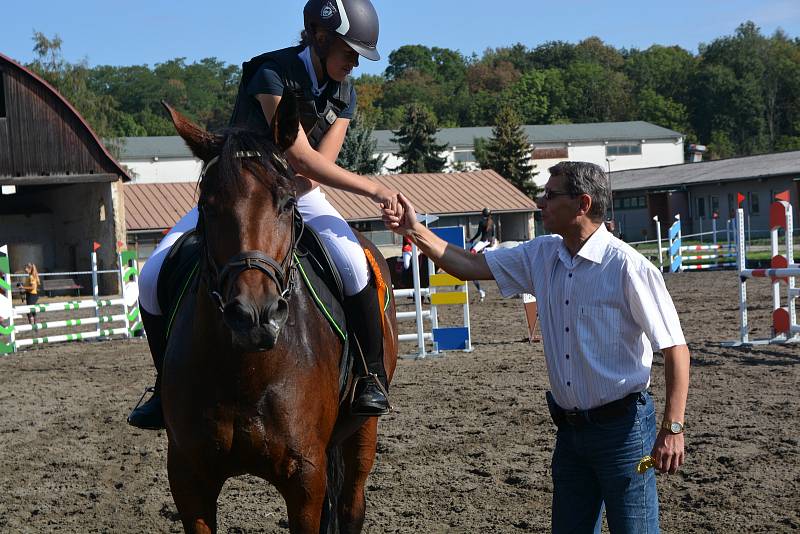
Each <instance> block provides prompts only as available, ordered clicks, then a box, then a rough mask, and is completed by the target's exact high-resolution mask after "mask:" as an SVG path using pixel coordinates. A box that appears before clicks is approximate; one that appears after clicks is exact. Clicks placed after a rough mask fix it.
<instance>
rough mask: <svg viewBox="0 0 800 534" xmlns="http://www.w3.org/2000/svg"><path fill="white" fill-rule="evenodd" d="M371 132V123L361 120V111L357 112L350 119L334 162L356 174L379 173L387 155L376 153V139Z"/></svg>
mask: <svg viewBox="0 0 800 534" xmlns="http://www.w3.org/2000/svg"><path fill="white" fill-rule="evenodd" d="M372 132H373V127H372V124H371V123H370V122H369V120H362V118H361V112H357V113H356V115H355V116H354V117H353V120H351V121H350V127H349V128H348V129H347V135H346V136H345V138H344V144H343V145H342V150H341V151H340V152H339V158H338V159H337V160H336V163H337V164H338V165H339V166H341V167H344V168H345V169H347V170H349V171H352V172H354V173H357V174H373V175H374V174H380V173H381V171H382V170H383V165H384V164H385V163H386V158H387V156H383V155H380V154H377V155H376V152H377V146H378V141H377V140H376V139H374V138H373V137H372Z"/></svg>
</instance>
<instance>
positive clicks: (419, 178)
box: [125, 171, 536, 231]
mask: <svg viewBox="0 0 800 534" xmlns="http://www.w3.org/2000/svg"><path fill="white" fill-rule="evenodd" d="M370 178H371V179H372V180H375V181H377V182H380V183H382V184H383V185H385V186H387V187H390V188H392V189H395V190H397V191H400V192H402V193H403V194H404V195H405V196H406V197H408V199H409V200H410V201H411V203H412V204H413V205H414V207H415V208H416V209H417V211H418V212H420V213H429V214H435V215H449V214H456V213H465V214H476V213H480V211H481V210H482V209H483V208H487V207H488V208H489V209H491V210H492V211H493V212H497V213H503V212H506V213H507V212H518V211H533V210H535V209H536V203H535V202H533V201H532V200H531V199H529V198H528V197H526V196H525V195H523V194H522V193H521V192H520V191H519V190H518V189H517V188H516V187H514V186H513V185H511V184H510V183H509V182H508V181H507V180H505V179H503V178H502V177H501V176H500V175H499V174H497V173H496V172H494V171H475V172H453V173H437V174H385V175H380V176H370ZM323 190H324V191H325V195H326V196H327V198H328V200H329V201H330V202H331V204H333V206H334V207H335V208H336V209H337V210H339V213H341V214H342V216H343V217H344V218H345V219H347V220H348V221H365V220H374V219H379V218H380V210H379V209H378V207H377V206H376V205H375V204H374V203H373V202H372V201H371V200H369V199H368V198H366V197H362V196H359V195H355V194H352V193H347V192H345V191H341V190H339V189H333V188H330V187H323ZM196 201H197V200H196V196H195V184H194V183H191V182H184V183H172V184H138V185H137V184H127V185H125V212H126V224H127V228H128V231H137V230H158V229H164V228H171V227H172V226H173V225H174V224H175V223H176V222H177V221H178V219H179V218H180V217H181V216H182V215H183V214H184V213H186V212H187V211H189V210H190V209H191V208H192V207H193V206H194V205H195V203H196Z"/></svg>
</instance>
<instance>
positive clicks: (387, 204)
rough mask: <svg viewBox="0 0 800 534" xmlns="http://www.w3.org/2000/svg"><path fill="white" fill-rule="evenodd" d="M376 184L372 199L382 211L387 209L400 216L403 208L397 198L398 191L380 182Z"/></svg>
mask: <svg viewBox="0 0 800 534" xmlns="http://www.w3.org/2000/svg"><path fill="white" fill-rule="evenodd" d="M376 186H377V187H376V189H375V192H374V193H373V194H372V201H373V202H375V203H376V204H378V205H379V206H380V207H381V209H382V210H383V211H384V212H386V211H387V210H388V211H390V212H392V213H396V214H399V216H400V217H402V216H403V208H402V207H401V206H400V202H399V200H398V196H399V193H398V192H397V191H392V190H391V189H389V188H388V187H386V186H384V185H381V184H376Z"/></svg>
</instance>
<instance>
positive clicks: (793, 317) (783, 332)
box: [723, 191, 800, 346]
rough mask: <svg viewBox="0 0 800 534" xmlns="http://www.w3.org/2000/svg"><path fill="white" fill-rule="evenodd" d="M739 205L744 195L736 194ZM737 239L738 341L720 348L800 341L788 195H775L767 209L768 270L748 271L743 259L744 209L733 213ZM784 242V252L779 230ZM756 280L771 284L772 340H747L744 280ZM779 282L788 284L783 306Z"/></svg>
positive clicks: (799, 271)
mask: <svg viewBox="0 0 800 534" xmlns="http://www.w3.org/2000/svg"><path fill="white" fill-rule="evenodd" d="M738 199H739V205H740V206H741V203H742V201H743V200H744V196H743V195H742V194H739V195H738ZM736 227H737V240H736V248H737V252H738V255H739V258H738V267H739V324H740V332H739V340H737V341H732V342H726V343H723V346H738V345H756V344H758V345H761V344H767V343H797V342H800V335H798V334H800V325H798V324H797V313H796V299H797V298H798V297H800V291H798V288H797V287H796V286H795V277H796V276H800V264H796V263H794V244H793V239H792V231H793V221H792V206H791V204H790V203H789V192H788V191H785V192H783V193H781V194H779V195H776V201H775V202H773V203H772V205H771V206H770V245H771V247H770V248H771V251H772V259H771V261H770V268H768V269H748V268H747V265H746V257H745V246H744V243H745V235H744V233H745V230H744V210H743V209H742V208H741V207H739V208H738V210H737V213H736ZM781 230H783V232H784V237H785V240H786V248H785V253H784V254H781V250H780V231H781ZM755 278H769V279H770V280H771V281H772V337H771V338H769V339H761V340H752V339H750V333H749V324H748V317H747V281H748V280H750V279H755ZM781 282H785V283H786V285H787V290H786V304H787V305H786V306H785V307H784V306H782V303H781V286H780V284H781Z"/></svg>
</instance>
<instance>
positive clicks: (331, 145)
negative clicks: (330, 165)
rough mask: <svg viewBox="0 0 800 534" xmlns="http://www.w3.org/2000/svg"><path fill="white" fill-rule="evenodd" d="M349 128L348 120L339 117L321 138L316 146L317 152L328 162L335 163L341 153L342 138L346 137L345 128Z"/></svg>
mask: <svg viewBox="0 0 800 534" xmlns="http://www.w3.org/2000/svg"><path fill="white" fill-rule="evenodd" d="M349 126H350V119H345V118H343V117H339V118H338V119H336V122H334V123H333V125H331V127H330V129H329V130H328V131H327V132H325V135H323V136H322V140H321V141H320V142H319V145H318V146H317V152H319V153H320V154H322V155H323V156H325V158H326V159H327V160H328V161H332V162H334V163H335V162H336V160H337V159H339V152H341V151H342V145H343V144H344V138H345V136H346V135H347V128H348V127H349Z"/></svg>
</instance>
